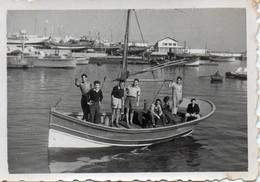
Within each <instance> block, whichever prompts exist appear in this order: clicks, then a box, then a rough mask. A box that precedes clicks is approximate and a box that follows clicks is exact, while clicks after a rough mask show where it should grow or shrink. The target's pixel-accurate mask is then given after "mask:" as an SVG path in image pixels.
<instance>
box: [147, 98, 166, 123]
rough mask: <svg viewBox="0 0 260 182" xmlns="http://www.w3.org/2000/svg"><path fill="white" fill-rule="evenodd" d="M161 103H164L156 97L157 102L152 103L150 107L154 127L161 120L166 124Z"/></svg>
mask: <svg viewBox="0 0 260 182" xmlns="http://www.w3.org/2000/svg"><path fill="white" fill-rule="evenodd" d="M161 104H162V101H161V99H156V101H155V104H152V105H151V107H150V116H151V121H152V125H153V127H154V128H155V127H156V125H157V124H158V123H159V122H161V123H162V125H165V124H166V117H165V115H164V113H163V111H162V106H161ZM149 125H150V123H149Z"/></svg>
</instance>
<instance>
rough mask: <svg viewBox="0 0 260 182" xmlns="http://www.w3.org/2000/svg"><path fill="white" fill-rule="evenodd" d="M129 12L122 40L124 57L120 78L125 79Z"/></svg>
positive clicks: (128, 12) (129, 11)
mask: <svg viewBox="0 0 260 182" xmlns="http://www.w3.org/2000/svg"><path fill="white" fill-rule="evenodd" d="M130 13H131V10H130V9H129V10H128V11H127V20H126V29H125V39H124V55H123V65H122V72H121V78H125V79H126V78H127V52H128V40H129V22H130Z"/></svg>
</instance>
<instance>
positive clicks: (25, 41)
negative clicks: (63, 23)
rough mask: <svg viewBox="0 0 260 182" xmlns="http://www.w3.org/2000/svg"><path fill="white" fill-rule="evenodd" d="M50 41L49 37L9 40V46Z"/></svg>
mask: <svg viewBox="0 0 260 182" xmlns="http://www.w3.org/2000/svg"><path fill="white" fill-rule="evenodd" d="M48 39H49V37H37V38H29V39H25V40H22V39H7V44H39V43H42V42H45V41H47V40H48Z"/></svg>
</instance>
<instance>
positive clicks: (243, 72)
mask: <svg viewBox="0 0 260 182" xmlns="http://www.w3.org/2000/svg"><path fill="white" fill-rule="evenodd" d="M226 77H232V78H238V79H242V80H246V79H247V68H244V69H243V68H242V67H239V68H238V69H237V70H236V71H231V72H226Z"/></svg>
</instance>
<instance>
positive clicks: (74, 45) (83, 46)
mask: <svg viewBox="0 0 260 182" xmlns="http://www.w3.org/2000/svg"><path fill="white" fill-rule="evenodd" d="M45 45H46V46H47V47H49V48H51V49H62V50H80V49H88V48H91V46H92V45H93V42H87V43H80V42H79V43H71V42H67V43H56V42H52V41H49V42H46V43H45Z"/></svg>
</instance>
